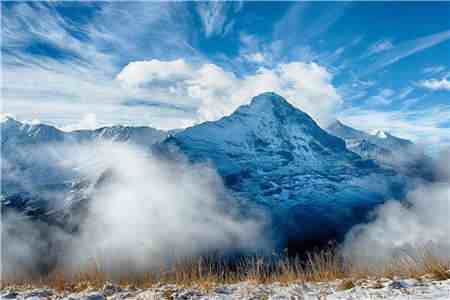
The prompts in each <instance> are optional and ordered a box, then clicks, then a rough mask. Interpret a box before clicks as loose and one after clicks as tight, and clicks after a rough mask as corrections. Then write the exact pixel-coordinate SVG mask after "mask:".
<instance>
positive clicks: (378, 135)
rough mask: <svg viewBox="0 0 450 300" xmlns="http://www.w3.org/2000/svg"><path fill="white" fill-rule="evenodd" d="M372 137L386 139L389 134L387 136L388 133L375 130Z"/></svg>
mask: <svg viewBox="0 0 450 300" xmlns="http://www.w3.org/2000/svg"><path fill="white" fill-rule="evenodd" d="M373 135H374V136H376V137H377V138H380V139H385V138H387V137H388V136H389V135H390V134H389V133H388V132H386V131H384V130H376V131H375V132H374V133H373Z"/></svg>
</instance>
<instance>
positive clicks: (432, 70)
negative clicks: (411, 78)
mask: <svg viewBox="0 0 450 300" xmlns="http://www.w3.org/2000/svg"><path fill="white" fill-rule="evenodd" d="M445 69H446V68H445V66H431V67H427V68H425V69H423V70H422V72H423V73H425V74H437V73H441V72H443V71H445Z"/></svg>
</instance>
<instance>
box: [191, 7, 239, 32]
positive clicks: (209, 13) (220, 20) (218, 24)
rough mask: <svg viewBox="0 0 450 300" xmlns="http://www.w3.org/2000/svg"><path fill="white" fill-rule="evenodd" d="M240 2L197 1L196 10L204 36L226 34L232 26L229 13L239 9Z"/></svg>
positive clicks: (232, 22)
mask: <svg viewBox="0 0 450 300" xmlns="http://www.w3.org/2000/svg"><path fill="white" fill-rule="evenodd" d="M241 8H242V3H241V2H235V3H234V2H230V3H227V2H222V1H211V2H199V3H197V6H196V10H197V13H198V15H199V17H200V20H201V22H202V25H203V31H204V33H205V36H206V37H212V36H216V35H217V36H222V35H226V34H227V33H228V32H229V31H230V30H231V29H232V27H233V26H234V21H233V20H232V19H231V20H230V18H229V14H233V13H237V12H239V11H240V10H241Z"/></svg>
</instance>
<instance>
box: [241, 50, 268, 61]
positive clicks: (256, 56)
mask: <svg viewBox="0 0 450 300" xmlns="http://www.w3.org/2000/svg"><path fill="white" fill-rule="evenodd" d="M245 58H246V59H247V60H248V61H249V62H253V63H263V62H264V61H265V59H264V54H262V53H261V52H255V53H250V54H246V55H245Z"/></svg>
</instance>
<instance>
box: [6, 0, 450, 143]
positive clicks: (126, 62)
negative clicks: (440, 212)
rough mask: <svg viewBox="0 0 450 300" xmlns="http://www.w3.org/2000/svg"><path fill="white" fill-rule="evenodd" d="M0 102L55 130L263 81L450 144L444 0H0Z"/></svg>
mask: <svg viewBox="0 0 450 300" xmlns="http://www.w3.org/2000/svg"><path fill="white" fill-rule="evenodd" d="M1 7H2V35H1V36H2V72H3V82H2V83H3V85H2V104H3V112H4V113H5V114H10V115H13V116H15V117H17V118H18V119H19V120H24V121H30V122H45V123H51V124H54V125H56V126H58V127H60V128H63V129H67V130H69V129H77V128H95V127H98V126H102V125H110V124H118V123H120V124H131V125H150V126H154V127H159V128H177V127H185V126H189V125H192V124H195V123H198V122H201V121H205V120H215V119H217V118H219V117H221V116H223V115H227V114H229V113H231V112H232V111H233V110H234V109H235V108H236V107H237V106H239V105H241V104H245V103H247V102H248V101H249V99H250V98H251V97H252V96H254V95H256V94H258V93H260V92H263V91H267V90H273V91H275V92H278V93H280V94H281V95H283V96H285V97H286V98H287V99H288V100H289V101H290V102H291V103H292V104H294V105H296V106H297V107H299V108H301V109H303V110H305V111H306V112H308V113H310V114H311V115H312V116H313V117H314V118H315V119H316V120H317V121H318V122H319V124H321V125H323V126H326V125H327V124H328V123H329V122H332V121H333V120H334V119H336V118H339V119H340V120H342V121H343V122H346V123H348V124H350V125H352V126H353V127H356V128H360V129H364V130H367V131H372V130H377V129H382V130H387V131H390V132H392V133H394V134H396V135H399V136H402V137H405V138H410V139H413V140H415V141H418V142H421V143H425V144H427V145H431V146H432V147H433V148H436V146H437V148H441V147H443V146H450V134H449V132H450V131H449V127H450V58H449V53H450V3H448V2H447V3H445V2H442V3H430V2H427V3H420V2H413V3H405V2H399V3H388V2H376V3H366V2H356V3H344V2H335V3H326V2H226V3H225V2H210V3H208V2H176V3H175V2H170V3H157V2H132V3H105V2H95V3H94V2H89V3H87V2H83V3H81V2H80V3H77V2H58V3H55V2H49V3H45V2H39V3H37V2H33V3H26V2H18V3H5V2H3V3H2V5H1Z"/></svg>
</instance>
